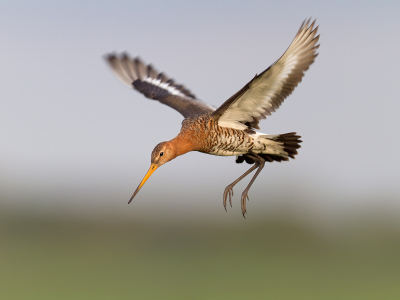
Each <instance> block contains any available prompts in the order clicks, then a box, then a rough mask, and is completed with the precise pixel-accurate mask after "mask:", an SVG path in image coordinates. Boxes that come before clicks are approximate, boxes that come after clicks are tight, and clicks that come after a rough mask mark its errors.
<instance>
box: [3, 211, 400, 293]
mask: <svg viewBox="0 0 400 300" xmlns="http://www.w3.org/2000/svg"><path fill="white" fill-rule="evenodd" d="M367 221H368V220H366V223H368V222H367ZM372 227H373V226H372ZM0 234H1V254H0V255H1V270H0V283H1V289H0V298H1V299H10V300H11V299H43V300H44V299H230V300H232V299H363V300H365V299H400V284H399V283H400V255H399V253H400V234H399V232H398V231H397V230H394V229H393V230H389V229H385V230H381V231H379V232H378V231H375V232H374V231H370V230H361V231H357V230H353V231H351V232H347V233H346V234H339V235H335V234H330V235H325V234H321V232H319V231H318V230H316V229H315V228H314V227H313V226H309V225H307V222H300V221H298V222H294V221H292V220H290V219H285V218H280V219H268V220H263V221H259V222H255V223H254V224H253V225H251V226H243V227H240V226H236V225H235V226H232V227H229V226H222V225H221V224H217V223H212V222H211V223H210V224H207V225H206V223H205V222H204V223H193V222H183V221H176V222H172V221H171V220H169V221H168V220H164V221H163V220H160V221H159V222H152V223H151V222H145V221H127V220H117V219H109V220H106V221H104V220H103V219H100V218H99V219H96V218H91V219H90V220H84V219H83V218H73V217H72V216H69V217H68V216H58V217H54V216H52V217H50V216H43V215H42V216H32V215H31V216H29V217H27V216H22V215H21V216H16V215H12V216H7V215H5V214H2V218H1V220H0Z"/></svg>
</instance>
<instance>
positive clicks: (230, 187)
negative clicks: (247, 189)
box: [223, 155, 259, 211]
mask: <svg viewBox="0 0 400 300" xmlns="http://www.w3.org/2000/svg"><path fill="white" fill-rule="evenodd" d="M248 156H251V155H248ZM251 157H252V158H253V159H254V166H252V167H251V168H250V169H249V170H247V171H246V173H244V174H243V175H242V176H240V177H239V178H238V179H236V180H235V181H234V182H232V183H231V184H230V185H228V186H227V187H226V188H225V191H224V200H223V204H224V208H225V211H226V200H227V198H228V195H229V204H230V205H231V207H232V196H233V187H234V186H235V185H236V184H237V183H238V182H239V181H240V180H242V179H243V178H245V177H246V176H247V175H249V174H250V173H251V172H253V171H254V170H255V169H256V168H257V167H258V166H259V162H258V159H257V158H255V157H253V156H251Z"/></svg>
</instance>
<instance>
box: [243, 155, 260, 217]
mask: <svg viewBox="0 0 400 300" xmlns="http://www.w3.org/2000/svg"><path fill="white" fill-rule="evenodd" d="M250 154H251V155H252V156H254V157H255V158H256V159H257V161H258V164H257V166H258V170H257V172H256V174H254V176H253V178H252V179H251V180H250V183H249V185H248V186H247V187H246V189H245V190H244V191H243V193H242V201H241V203H242V214H243V217H244V214H245V213H246V199H249V196H248V192H249V190H250V187H251V185H252V184H253V182H254V180H256V178H257V176H258V174H260V172H261V170H262V169H263V168H264V165H265V160H264V159H263V158H262V157H261V156H259V155H257V153H254V152H253V151H250Z"/></svg>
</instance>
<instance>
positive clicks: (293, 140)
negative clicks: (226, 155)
mask: <svg viewBox="0 0 400 300" xmlns="http://www.w3.org/2000/svg"><path fill="white" fill-rule="evenodd" d="M260 138H264V139H267V140H270V143H271V141H273V142H276V144H275V143H272V144H270V145H269V146H270V147H272V148H276V150H278V149H279V150H278V152H279V154H263V153H260V154H258V155H259V156H261V157H262V158H263V159H264V160H265V161H268V162H273V161H279V162H281V161H288V160H289V158H292V159H294V158H295V155H297V149H299V148H300V147H301V146H300V143H301V142H302V141H301V140H300V138H301V136H299V135H297V134H296V132H290V133H285V134H275V135H263V136H260ZM274 144H275V145H276V146H275V147H274ZM243 161H246V162H247V163H248V164H253V163H254V160H253V159H252V158H251V156H247V155H246V154H244V155H239V156H237V157H236V163H239V164H240V163H242V162H243Z"/></svg>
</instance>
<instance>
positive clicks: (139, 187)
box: [128, 164, 158, 204]
mask: <svg viewBox="0 0 400 300" xmlns="http://www.w3.org/2000/svg"><path fill="white" fill-rule="evenodd" d="M157 168H158V166H157V165H156V164H151V166H150V169H149V170H148V171H147V174H146V176H144V178H143V180H142V182H141V183H140V184H139V186H138V187H137V189H136V191H135V192H134V193H133V195H132V197H131V199H129V202H128V204H129V203H131V201H132V199H133V198H134V197H135V196H136V194H137V193H138V192H139V190H140V189H141V188H142V186H143V185H144V184H145V182H146V181H147V179H149V178H150V176H151V174H153V172H154V171H155V170H156V169H157Z"/></svg>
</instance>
